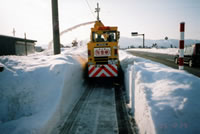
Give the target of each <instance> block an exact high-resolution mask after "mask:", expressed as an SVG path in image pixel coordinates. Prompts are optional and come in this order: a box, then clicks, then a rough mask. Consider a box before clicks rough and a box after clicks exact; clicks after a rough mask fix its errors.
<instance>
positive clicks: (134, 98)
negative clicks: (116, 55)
mask: <svg viewBox="0 0 200 134" xmlns="http://www.w3.org/2000/svg"><path fill="white" fill-rule="evenodd" d="M120 54H121V59H120V60H121V66H122V69H123V71H124V77H125V88H126V93H127V102H128V107H129V108H130V114H131V115H132V116H133V117H134V118H135V121H136V123H137V125H138V128H139V133H141V134H155V128H154V123H153V121H152V117H151V112H150V109H149V106H148V103H147V100H146V96H145V93H144V92H143V90H142V89H141V88H142V87H141V86H140V85H139V81H140V78H139V77H138V76H136V75H138V73H137V71H136V69H135V68H137V62H134V61H135V57H133V56H130V55H127V54H125V53H124V52H122V51H121V52H120Z"/></svg>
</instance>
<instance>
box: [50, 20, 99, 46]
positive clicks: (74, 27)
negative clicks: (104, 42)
mask: <svg viewBox="0 0 200 134" xmlns="http://www.w3.org/2000/svg"><path fill="white" fill-rule="evenodd" d="M93 23H95V21H90V22H85V23H81V24H78V25H75V26H73V27H70V28H68V29H66V30H63V31H62V32H61V33H60V37H61V36H62V35H63V34H65V33H67V32H69V31H72V30H74V29H76V28H79V27H81V26H86V25H90V24H93ZM52 44H53V40H52V41H50V42H49V45H48V49H52Z"/></svg>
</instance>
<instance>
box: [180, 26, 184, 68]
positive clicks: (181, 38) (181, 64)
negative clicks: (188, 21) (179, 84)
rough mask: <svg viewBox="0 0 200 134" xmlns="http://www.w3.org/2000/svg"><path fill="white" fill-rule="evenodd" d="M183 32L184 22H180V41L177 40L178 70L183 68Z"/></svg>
mask: <svg viewBox="0 0 200 134" xmlns="http://www.w3.org/2000/svg"><path fill="white" fill-rule="evenodd" d="M184 32H185V22H181V23H180V41H179V70H183V69H184Z"/></svg>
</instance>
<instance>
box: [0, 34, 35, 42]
mask: <svg viewBox="0 0 200 134" xmlns="http://www.w3.org/2000/svg"><path fill="white" fill-rule="evenodd" d="M1 38H9V39H13V40H16V41H25V39H24V38H19V37H13V36H6V35H0V39H1ZM26 41H28V42H37V41H36V40H30V39H26Z"/></svg>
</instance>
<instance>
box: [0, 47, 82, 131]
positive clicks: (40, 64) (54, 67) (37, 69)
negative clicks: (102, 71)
mask: <svg viewBox="0 0 200 134" xmlns="http://www.w3.org/2000/svg"><path fill="white" fill-rule="evenodd" d="M84 51H85V49H84V48H82V49H78V48H76V49H75V48H72V49H68V50H62V54H60V55H56V56H51V55H50V54H49V52H44V53H40V54H34V55H30V56H28V57H26V56H6V57H0V62H1V63H2V64H3V65H4V67H5V70H4V71H3V72H2V73H0V132H1V134H29V133H30V134H31V133H37V134H44V133H45V134H48V133H52V132H53V133H55V132H56V130H58V127H59V125H60V124H61V123H62V122H63V120H64V119H66V117H67V115H68V114H69V113H70V111H71V110H72V108H73V106H74V105H75V103H76V101H77V100H78V99H79V97H80V96H81V95H82V93H83V91H84V86H83V79H82V78H83V76H82V75H83V64H84V62H85V61H84V57H85V55H84V54H82V53H83V52H84ZM80 56H81V57H82V58H78V57H80ZM80 59H81V60H80Z"/></svg>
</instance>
